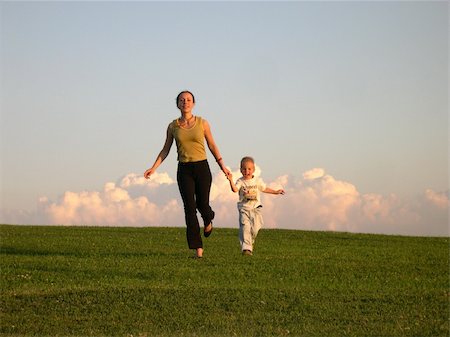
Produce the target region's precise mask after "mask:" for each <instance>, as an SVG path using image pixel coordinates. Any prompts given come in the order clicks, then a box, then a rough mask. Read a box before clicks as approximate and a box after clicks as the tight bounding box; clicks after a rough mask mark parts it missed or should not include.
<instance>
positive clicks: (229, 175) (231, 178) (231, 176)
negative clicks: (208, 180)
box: [225, 172, 233, 181]
mask: <svg viewBox="0 0 450 337" xmlns="http://www.w3.org/2000/svg"><path fill="white" fill-rule="evenodd" d="M225 175H226V176H227V179H228V180H229V181H233V174H232V173H231V172H229V173H228V174H226V173H225Z"/></svg>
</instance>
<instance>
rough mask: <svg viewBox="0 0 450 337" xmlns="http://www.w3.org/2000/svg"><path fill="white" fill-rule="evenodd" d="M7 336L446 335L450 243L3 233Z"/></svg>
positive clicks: (273, 234)
mask: <svg viewBox="0 0 450 337" xmlns="http://www.w3.org/2000/svg"><path fill="white" fill-rule="evenodd" d="M0 238H1V250H0V252H1V261H0V267H1V302H0V310H1V311H0V334H1V335H2V336H11V335H14V336H127V337H131V336H141V337H144V336H161V337H169V336H170V337H177V336H186V337H187V336H189V337H191V336H192V337H193V336H205V337H215V336H220V337H222V336H223V337H225V336H227V337H231V336H238V337H246V336H448V335H449V304H450V302H449V294H450V289H449V238H426V237H400V236H383V235H363V234H348V233H332V232H305V231H289V230H262V231H261V232H260V235H259V236H258V239H257V244H256V248H255V254H254V256H251V257H249V256H242V255H241V254H240V251H239V243H238V239H237V230H236V229H223V228H216V229H215V230H214V233H213V235H212V236H211V237H210V238H209V239H206V240H204V243H205V257H204V258H203V259H202V260H196V259H192V258H189V257H190V256H192V254H193V253H191V252H190V251H189V250H187V245H186V240H185V230H184V228H105V227H44V226H0Z"/></svg>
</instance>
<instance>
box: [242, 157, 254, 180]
mask: <svg viewBox="0 0 450 337" xmlns="http://www.w3.org/2000/svg"><path fill="white" fill-rule="evenodd" d="M241 173H242V176H243V177H244V179H246V180H247V179H252V178H253V173H255V164H254V163H252V162H251V161H246V162H244V163H242V165H241Z"/></svg>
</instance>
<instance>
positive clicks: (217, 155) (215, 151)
mask: <svg viewBox="0 0 450 337" xmlns="http://www.w3.org/2000/svg"><path fill="white" fill-rule="evenodd" d="M202 122H203V130H204V132H205V139H206V143H207V144H208V148H209V150H210V151H211V153H212V155H213V156H214V158H215V159H216V162H217V164H218V165H219V166H220V169H221V170H222V171H223V173H225V175H226V176H227V177H228V175H229V174H230V173H231V172H230V170H228V169H227V167H226V166H225V162H224V161H223V159H222V157H221V156H220V151H219V147H218V146H217V144H216V142H215V141H214V137H213V135H212V132H211V128H210V127H209V123H208V122H207V121H206V120H205V119H202Z"/></svg>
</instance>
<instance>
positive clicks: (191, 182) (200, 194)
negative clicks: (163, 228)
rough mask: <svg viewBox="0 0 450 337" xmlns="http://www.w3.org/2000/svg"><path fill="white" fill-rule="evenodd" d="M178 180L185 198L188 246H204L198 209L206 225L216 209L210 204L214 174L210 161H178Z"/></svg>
mask: <svg viewBox="0 0 450 337" xmlns="http://www.w3.org/2000/svg"><path fill="white" fill-rule="evenodd" d="M177 181H178V188H179V189H180V194H181V198H182V199H183V205H184V216H185V220H186V226H187V228H186V237H187V242H188V246H189V248H190V249H197V248H203V243H202V236H201V234H200V225H199V222H198V219H197V209H198V211H199V212H200V215H201V216H202V218H203V225H204V226H207V225H209V223H210V222H211V220H212V219H214V211H213V210H212V209H211V207H210V206H209V192H210V190H211V183H212V176H211V170H210V169H209V165H208V162H207V161H206V160H202V161H198V162H192V163H178V170H177Z"/></svg>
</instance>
